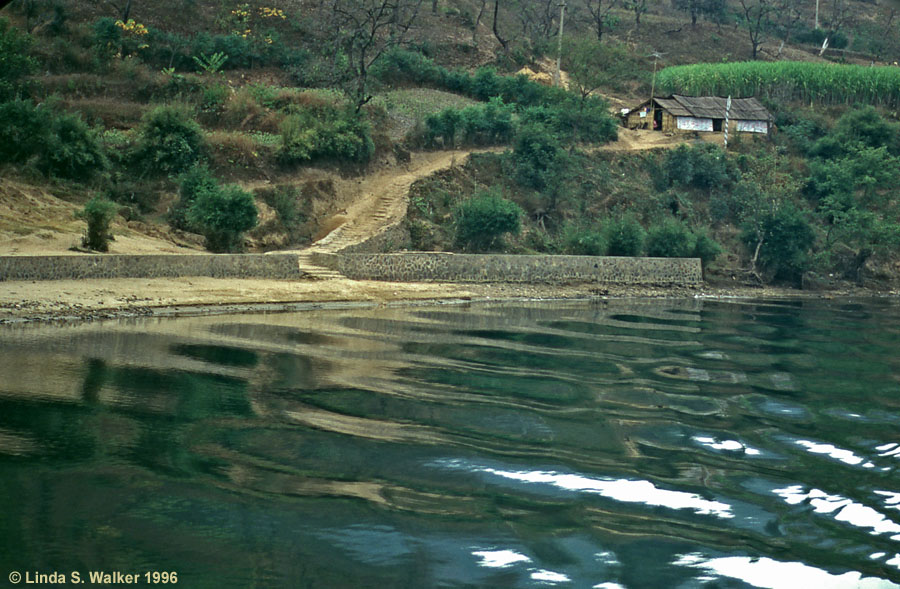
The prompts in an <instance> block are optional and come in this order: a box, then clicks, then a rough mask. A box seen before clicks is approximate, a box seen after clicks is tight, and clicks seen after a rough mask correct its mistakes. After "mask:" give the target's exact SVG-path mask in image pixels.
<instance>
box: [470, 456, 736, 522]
mask: <svg viewBox="0 0 900 589" xmlns="http://www.w3.org/2000/svg"><path fill="white" fill-rule="evenodd" d="M482 471H483V472H487V473H490V474H495V475H497V476H501V477H504V478H507V479H513V480H517V481H523V482H526V483H544V484H549V485H553V486H555V487H559V488H560V489H565V490H567V491H583V492H585V493H597V494H599V495H602V496H604V497H608V498H610V499H615V500H616V501H622V502H624V503H644V504H646V505H652V506H654V507H669V508H671V509H693V510H694V511H695V512H697V513H699V514H701V515H715V516H718V517H721V518H732V517H734V514H733V513H732V512H731V506H730V505H728V504H727V503H722V502H721V501H709V500H708V499H704V498H702V497H700V496H699V495H695V494H694V493H685V492H684V491H667V490H666V489H660V488H658V487H657V486H656V485H654V484H653V483H651V482H650V481H630V480H628V479H592V478H589V477H583V476H581V475H577V474H562V473H557V472H545V471H510V470H497V469H493V468H484V469H482Z"/></svg>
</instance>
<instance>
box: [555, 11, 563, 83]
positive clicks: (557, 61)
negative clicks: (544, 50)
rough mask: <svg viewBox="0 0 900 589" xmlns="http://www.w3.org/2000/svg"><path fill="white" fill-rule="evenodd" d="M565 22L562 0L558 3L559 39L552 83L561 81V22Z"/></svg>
mask: <svg viewBox="0 0 900 589" xmlns="http://www.w3.org/2000/svg"><path fill="white" fill-rule="evenodd" d="M565 22H566V0H562V2H560V3H559V39H557V40H556V74H555V75H554V76H553V85H554V86H560V85H561V83H562V77H561V76H560V73H559V68H560V65H561V64H562V37H563V24H565Z"/></svg>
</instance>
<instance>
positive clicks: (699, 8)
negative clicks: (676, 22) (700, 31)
mask: <svg viewBox="0 0 900 589" xmlns="http://www.w3.org/2000/svg"><path fill="white" fill-rule="evenodd" d="M672 6H673V7H675V9H676V10H681V11H684V12H687V13H689V14H690V15H691V26H692V27H696V26H697V19H698V18H699V17H701V16H702V17H704V18H706V19H707V20H712V21H714V22H716V23H720V22H721V21H722V19H723V16H724V14H725V8H726V7H725V0H673V1H672Z"/></svg>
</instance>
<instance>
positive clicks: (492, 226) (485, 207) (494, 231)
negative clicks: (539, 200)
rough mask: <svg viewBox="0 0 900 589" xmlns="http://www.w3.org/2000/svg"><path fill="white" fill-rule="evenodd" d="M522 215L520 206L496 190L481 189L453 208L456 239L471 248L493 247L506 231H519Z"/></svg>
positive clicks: (487, 248)
mask: <svg viewBox="0 0 900 589" xmlns="http://www.w3.org/2000/svg"><path fill="white" fill-rule="evenodd" d="M521 217H522V209H521V208H520V207H519V205H517V204H516V203H514V202H512V201H509V200H506V199H505V198H503V197H502V196H500V194H499V191H497V190H492V191H488V192H482V193H480V194H478V195H476V196H474V197H473V198H470V199H469V200H466V201H463V202H462V203H460V204H459V205H458V206H457V207H456V208H455V209H454V211H453V218H454V222H455V225H456V241H457V243H458V244H459V245H461V246H463V247H465V248H467V249H471V250H473V251H486V250H489V249H492V248H494V247H496V246H497V245H499V243H500V240H501V239H502V236H503V235H504V234H505V233H518V232H519V231H520V229H521V228H522V222H521Z"/></svg>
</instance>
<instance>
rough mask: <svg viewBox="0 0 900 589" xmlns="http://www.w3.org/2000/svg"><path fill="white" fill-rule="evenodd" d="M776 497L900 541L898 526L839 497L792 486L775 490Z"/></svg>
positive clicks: (871, 510)
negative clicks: (804, 490)
mask: <svg viewBox="0 0 900 589" xmlns="http://www.w3.org/2000/svg"><path fill="white" fill-rule="evenodd" d="M773 492H774V493H775V494H776V495H779V496H780V497H782V498H783V499H784V500H785V501H786V502H787V503H788V504H789V505H797V504H799V503H803V502H804V501H808V502H809V504H810V505H812V506H813V509H815V511H816V513H832V512H835V511H837V513H836V514H835V516H834V519H836V520H837V521H842V522H847V523H849V524H850V525H853V526H857V527H859V528H872V532H871V533H872V534H873V535H876V536H877V535H879V534H895V535H894V536H891V540H900V524H897V523H896V522H894V521H892V520H889V519H888V518H886V517H885V516H884V515H882V514H881V513H879V512H878V511H876V510H874V509H872V508H871V507H868V506H866V505H862V504H860V503H855V502H854V501H853V500H852V499H848V498H847V497H842V496H841V495H829V494H828V493H826V492H825V491H822V490H820V489H811V490H810V491H809V492H808V493H804V492H803V486H802V485H793V486H790V487H787V488H784V489H775V490H774V491H773Z"/></svg>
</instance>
